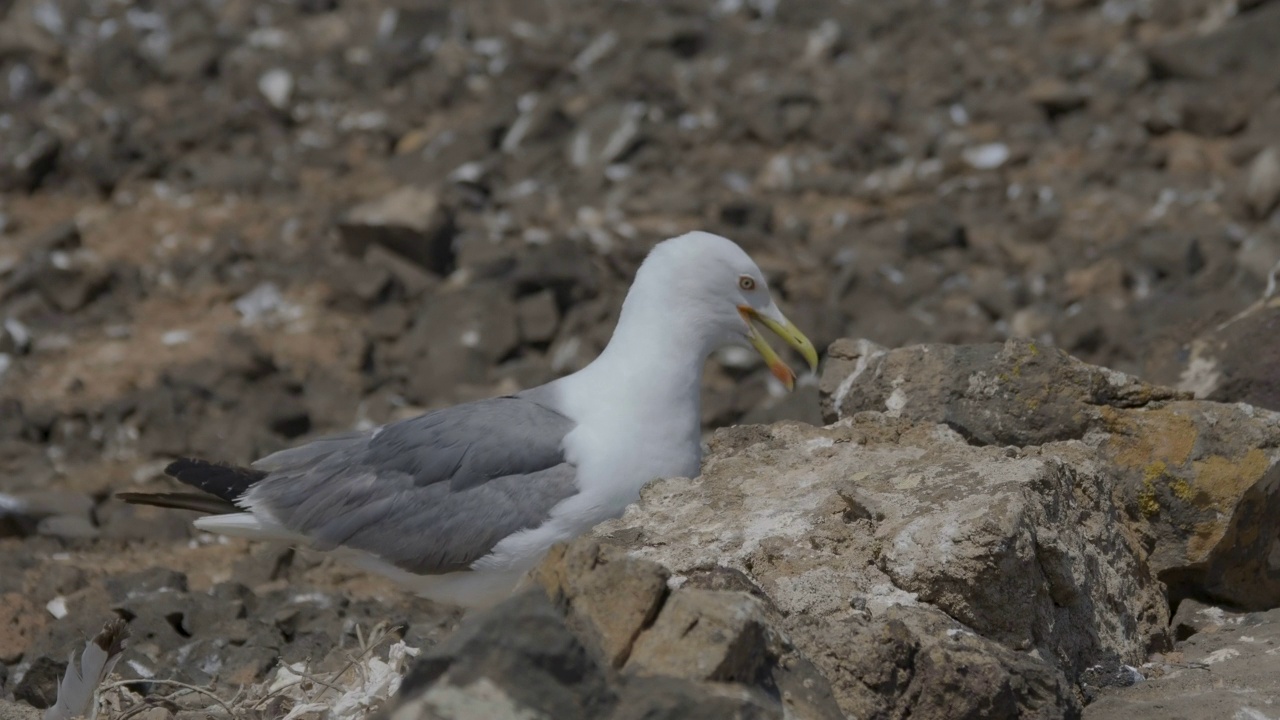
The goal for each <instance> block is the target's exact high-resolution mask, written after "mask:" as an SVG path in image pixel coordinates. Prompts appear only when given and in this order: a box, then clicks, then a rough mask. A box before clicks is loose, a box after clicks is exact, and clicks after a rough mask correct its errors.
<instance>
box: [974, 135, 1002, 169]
mask: <svg viewBox="0 0 1280 720" xmlns="http://www.w3.org/2000/svg"><path fill="white" fill-rule="evenodd" d="M1008 160H1009V146H1008V145H1005V144H1004V143H999V142H995V143H987V144H985V145H978V146H975V147H971V148H965V151H964V161H965V162H966V163H968V164H969V167H971V168H973V169H975V170H994V169H996V168H998V167H1000V166H1001V165H1004V164H1005V163H1006V162H1008Z"/></svg>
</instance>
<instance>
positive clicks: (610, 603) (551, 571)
mask: <svg viewBox="0 0 1280 720" xmlns="http://www.w3.org/2000/svg"><path fill="white" fill-rule="evenodd" d="M538 575H539V582H540V583H541V584H542V586H543V588H544V589H545V590H546V591H547V592H548V594H550V595H551V597H552V598H553V599H555V600H556V602H557V603H559V604H561V605H562V606H564V607H565V610H566V612H567V614H568V618H569V625H570V627H571V628H573V629H574V630H575V631H577V632H578V634H579V635H580V636H583V637H585V638H586V639H587V642H588V643H589V644H591V645H592V646H593V647H594V648H595V649H596V650H597V651H598V652H599V653H600V654H601V656H602V657H603V658H604V659H605V662H606V663H608V664H609V665H611V666H612V667H622V665H623V663H625V662H626V661H627V658H628V657H629V656H630V655H631V652H632V644H633V643H634V642H635V640H636V636H638V635H639V634H640V632H641V630H643V629H644V628H645V627H647V626H648V625H649V624H650V623H652V622H653V619H654V616H656V615H657V612H658V609H659V608H660V607H661V606H662V602H663V600H664V599H665V598H666V594H667V572H666V571H665V570H664V569H663V568H662V566H660V565H658V564H657V563H651V562H645V561H643V560H636V559H634V558H630V557H628V556H627V555H626V554H625V553H623V552H621V551H619V550H617V549H615V548H611V547H608V546H601V545H599V544H597V543H584V544H575V545H571V546H568V547H567V548H566V547H564V546H560V547H557V548H554V549H553V550H552V551H551V553H550V554H549V555H548V557H547V559H546V560H545V561H544V562H543V564H542V565H541V566H540V567H539V571H538Z"/></svg>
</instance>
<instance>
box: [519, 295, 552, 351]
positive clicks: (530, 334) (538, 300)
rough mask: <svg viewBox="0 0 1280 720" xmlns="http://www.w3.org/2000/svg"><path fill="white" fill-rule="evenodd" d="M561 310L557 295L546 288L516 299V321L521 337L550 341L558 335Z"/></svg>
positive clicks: (527, 340) (535, 341)
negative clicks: (557, 303)
mask: <svg viewBox="0 0 1280 720" xmlns="http://www.w3.org/2000/svg"><path fill="white" fill-rule="evenodd" d="M559 322H560V311H559V309H558V308H557V307H556V298H555V295H554V294H553V293H552V292H551V291H550V290H544V291H542V292H539V293H535V294H533V295H527V296H525V297H522V298H520V299H519V300H517V301H516V323H517V325H518V326H519V328H520V339H521V340H523V341H525V342H528V343H545V342H550V341H551V339H552V338H554V337H555V335H556V327H557V325H558V324H559Z"/></svg>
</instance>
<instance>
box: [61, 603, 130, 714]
mask: <svg viewBox="0 0 1280 720" xmlns="http://www.w3.org/2000/svg"><path fill="white" fill-rule="evenodd" d="M128 638H129V626H128V625H127V624H126V623H125V621H124V619H123V618H115V619H114V620H112V621H110V622H108V623H107V624H106V625H105V626H103V628H102V631H101V632H99V633H98V634H97V635H96V636H94V638H93V639H92V640H90V641H89V642H88V643H87V644H86V645H85V647H84V652H83V653H81V654H80V662H79V663H78V664H77V663H76V658H75V652H74V651H72V653H71V655H70V656H69V657H68V658H67V660H68V664H67V674H66V675H64V676H63V677H62V682H61V683H59V684H58V701H57V702H55V703H54V704H53V706H52V707H50V708H49V709H48V710H46V711H45V713H44V720H72V718H78V717H87V718H89V720H93V719H94V718H95V717H97V715H98V702H97V699H98V686H99V685H101V684H102V681H103V680H106V678H107V676H108V675H110V674H111V671H112V670H113V669H114V668H115V666H116V663H117V662H118V661H119V660H120V656H121V655H122V654H123V653H124V646H125V640H127V639H128Z"/></svg>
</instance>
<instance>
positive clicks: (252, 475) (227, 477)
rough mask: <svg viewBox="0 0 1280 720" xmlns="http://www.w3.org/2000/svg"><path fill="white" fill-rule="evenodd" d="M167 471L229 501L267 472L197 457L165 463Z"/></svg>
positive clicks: (178, 478)
mask: <svg viewBox="0 0 1280 720" xmlns="http://www.w3.org/2000/svg"><path fill="white" fill-rule="evenodd" d="M164 472H165V474H166V475H168V476H170V477H173V478H176V479H177V480H179V481H181V482H183V483H185V484H187V485H190V486H192V487H194V488H198V489H200V490H203V491H205V492H207V493H209V494H211V495H216V496H217V497H220V498H222V499H223V500H226V501H228V502H233V501H235V499H236V498H238V497H240V496H241V495H243V494H244V493H245V491H247V490H248V489H249V488H250V487H251V486H252V485H253V484H254V483H256V482H258V481H259V480H261V479H262V478H264V477H266V476H267V474H266V473H265V472H262V471H261V470H254V469H253V468H246V467H239V466H236V465H229V464H224V463H215V462H209V461H208V460H199V459H196V458H179V459H177V460H174V461H173V462H171V463H169V464H168V465H167V466H166V467H165V469H164Z"/></svg>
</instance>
